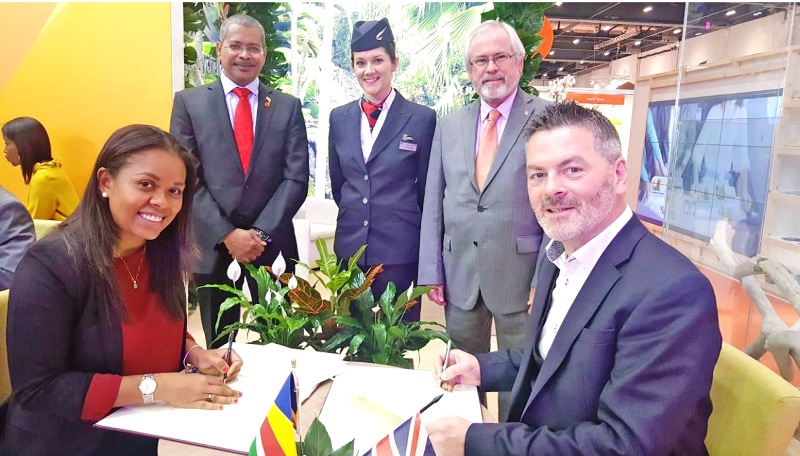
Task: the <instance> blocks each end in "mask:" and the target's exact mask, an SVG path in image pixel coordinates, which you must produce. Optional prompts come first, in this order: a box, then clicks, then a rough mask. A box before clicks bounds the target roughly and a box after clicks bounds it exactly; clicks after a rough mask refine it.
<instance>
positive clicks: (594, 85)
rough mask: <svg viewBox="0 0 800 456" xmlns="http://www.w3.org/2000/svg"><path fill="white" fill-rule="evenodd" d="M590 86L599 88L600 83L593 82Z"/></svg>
mask: <svg viewBox="0 0 800 456" xmlns="http://www.w3.org/2000/svg"><path fill="white" fill-rule="evenodd" d="M592 87H594V88H595V89H599V88H600V84H598V83H594V84H593V85H592Z"/></svg>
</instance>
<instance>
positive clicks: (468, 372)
mask: <svg viewBox="0 0 800 456" xmlns="http://www.w3.org/2000/svg"><path fill="white" fill-rule="evenodd" d="M446 358H447V360H446V361H445V359H446ZM445 362H446V363H447V364H445ZM433 366H434V376H435V377H436V379H437V380H438V381H439V382H440V386H441V387H442V388H444V389H445V390H447V391H453V388H454V387H455V385H470V386H480V384H481V368H480V366H479V365H478V360H477V358H475V357H474V356H473V355H471V354H469V353H467V352H465V351H461V350H451V351H450V352H449V356H446V355H445V354H440V355H439V356H438V358H437V361H436V362H435V363H433Z"/></svg>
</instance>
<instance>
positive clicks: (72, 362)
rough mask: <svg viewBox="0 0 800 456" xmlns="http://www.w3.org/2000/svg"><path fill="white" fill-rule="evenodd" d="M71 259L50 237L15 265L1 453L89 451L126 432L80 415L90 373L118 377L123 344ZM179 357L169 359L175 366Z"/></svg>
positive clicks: (108, 314)
mask: <svg viewBox="0 0 800 456" xmlns="http://www.w3.org/2000/svg"><path fill="white" fill-rule="evenodd" d="M73 258H74V257H73V256H72V255H71V254H70V253H69V252H68V251H67V248H66V244H64V242H63V240H62V239H61V238H60V237H57V236H53V235H50V236H47V237H45V238H43V239H42V240H40V241H39V242H37V243H35V244H33V245H32V246H31V247H30V248H29V249H28V252H27V254H26V255H25V257H24V258H23V259H22V261H21V262H20V263H19V266H18V267H17V271H16V273H15V275H14V282H13V285H12V287H11V293H10V295H9V306H8V322H9V324H8V335H7V340H8V367H9V373H10V374H11V385H12V387H13V389H14V392H13V395H12V397H11V403H10V407H9V415H8V427H7V430H6V436H5V438H6V439H7V442H6V443H8V444H10V445H11V446H12V448H8V447H5V448H0V450H1V451H0V452H2V451H9V452H11V454H30V455H40V454H41V455H47V454H53V453H54V452H57V453H58V454H65V455H88V454H92V453H93V452H94V451H95V450H97V448H98V446H99V445H101V444H105V445H108V441H109V440H110V441H114V440H115V439H118V438H122V439H124V438H125V435H123V434H120V433H117V432H113V431H104V430H101V429H96V428H93V427H92V425H93V424H94V423H93V422H91V421H82V420H81V413H82V411H83V402H84V400H85V398H86V393H87V391H88V390H89V385H90V384H91V382H92V376H93V375H94V373H96V372H97V373H106V374H117V375H122V362H123V360H122V352H123V347H122V329H121V324H120V321H119V318H118V317H116V316H114V315H112V314H111V312H109V309H108V306H105V305H100V304H101V301H100V300H99V299H98V298H97V294H96V293H95V291H94V290H93V287H92V282H91V280H89V279H90V277H91V276H90V274H88V273H87V272H86V271H84V270H81V268H80V267H78V265H77V264H76V262H75V261H73ZM113 273H114V272H113V271H110V272H109V274H113ZM15 322H20V323H21V322H25V324H15ZM185 331H186V320H185V319H184V332H185ZM181 361H182V360H181V359H176V360H175V371H178V370H180V368H181ZM31 435H34V436H35V438H31ZM104 440H105V442H104ZM20 443H23V444H24V447H19V445H20ZM22 448H24V451H23V450H22ZM120 449H121V450H122V448H120Z"/></svg>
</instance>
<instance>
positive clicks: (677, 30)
mask: <svg viewBox="0 0 800 456" xmlns="http://www.w3.org/2000/svg"><path fill="white" fill-rule="evenodd" d="M681 32H682V30H681V29H675V30H673V31H672V33H674V34H676V35H677V34H679V33H681Z"/></svg>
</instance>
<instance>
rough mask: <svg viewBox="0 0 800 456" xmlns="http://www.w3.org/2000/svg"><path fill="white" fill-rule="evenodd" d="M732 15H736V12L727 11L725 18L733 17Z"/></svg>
mask: <svg viewBox="0 0 800 456" xmlns="http://www.w3.org/2000/svg"><path fill="white" fill-rule="evenodd" d="M734 14H736V10H728V12H727V13H725V15H726V16H733V15H734Z"/></svg>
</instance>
